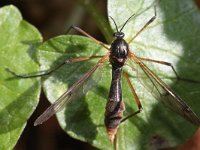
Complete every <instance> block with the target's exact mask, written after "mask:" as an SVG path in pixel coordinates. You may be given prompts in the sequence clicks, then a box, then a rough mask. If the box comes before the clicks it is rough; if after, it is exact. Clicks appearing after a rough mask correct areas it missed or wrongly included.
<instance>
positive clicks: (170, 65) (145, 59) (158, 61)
mask: <svg viewBox="0 0 200 150" xmlns="http://www.w3.org/2000/svg"><path fill="white" fill-rule="evenodd" d="M137 58H138V59H140V60H143V61H149V62H154V63H158V64H161V65H166V66H169V67H171V69H172V71H173V72H174V74H175V76H176V78H177V79H178V80H183V81H188V82H196V83H200V81H196V80H192V79H187V78H182V77H180V76H179V75H178V73H177V71H176V70H175V68H174V66H173V65H172V64H171V63H170V62H166V61H160V60H154V59H149V58H142V57H137Z"/></svg>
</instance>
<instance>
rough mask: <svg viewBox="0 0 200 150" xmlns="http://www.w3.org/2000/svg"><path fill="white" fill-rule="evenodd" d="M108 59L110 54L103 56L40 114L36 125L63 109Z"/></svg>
mask: <svg viewBox="0 0 200 150" xmlns="http://www.w3.org/2000/svg"><path fill="white" fill-rule="evenodd" d="M107 59H108V54H107V55H105V56H104V57H102V58H101V59H100V60H99V61H98V63H97V64H96V65H95V66H94V67H93V68H92V69H91V70H89V71H88V72H87V73H86V74H85V75H84V76H82V77H81V78H80V79H79V80H78V81H77V82H75V83H74V84H73V85H72V86H71V87H70V88H69V89H68V90H67V91H66V92H65V93H63V94H62V95H61V96H60V97H59V98H58V99H57V100H56V101H55V102H54V103H53V104H52V105H51V106H49V107H48V108H47V109H46V110H45V111H44V113H43V114H42V115H40V116H39V117H38V118H37V119H36V121H35V122H34V125H35V126H36V125H39V124H42V123H43V122H45V121H46V120H48V119H49V118H50V117H51V116H53V115H54V114H55V113H57V112H59V111H61V110H62V109H63V108H64V106H65V105H66V104H67V103H69V102H70V100H71V98H72V96H73V95H75V94H76V92H77V90H78V89H79V88H80V86H82V85H83V84H84V82H85V81H87V80H88V79H89V78H90V77H91V75H92V74H93V73H94V72H95V71H96V70H97V69H98V68H100V67H101V66H102V65H103V64H104V62H106V60H107Z"/></svg>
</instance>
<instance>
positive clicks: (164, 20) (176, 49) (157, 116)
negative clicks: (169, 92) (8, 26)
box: [38, 0, 200, 150]
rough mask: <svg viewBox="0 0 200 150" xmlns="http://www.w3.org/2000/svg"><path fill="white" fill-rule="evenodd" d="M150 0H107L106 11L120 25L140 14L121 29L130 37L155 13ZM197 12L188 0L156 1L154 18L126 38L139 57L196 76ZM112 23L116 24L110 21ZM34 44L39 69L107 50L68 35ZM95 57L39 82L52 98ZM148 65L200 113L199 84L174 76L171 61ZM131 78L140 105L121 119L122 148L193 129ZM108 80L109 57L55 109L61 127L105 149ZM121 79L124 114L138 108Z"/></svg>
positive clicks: (152, 145)
mask: <svg viewBox="0 0 200 150" xmlns="http://www.w3.org/2000/svg"><path fill="white" fill-rule="evenodd" d="M152 3H153V0H152V1H151V0H150V1H149V0H148V1H147V0H145V1H137V0H127V1H125V2H124V1H120V0H110V1H108V15H109V16H112V17H113V18H114V19H115V21H116V23H117V25H118V27H122V25H123V24H124V22H125V21H126V20H127V19H128V17H129V16H131V15H132V14H133V13H135V14H139V15H136V17H135V18H133V19H131V20H130V22H128V24H127V25H126V26H125V28H124V29H123V32H124V33H125V34H126V39H127V40H129V39H130V38H131V37H132V36H133V35H134V34H136V33H137V31H139V29H140V28H141V27H142V26H143V25H144V24H145V23H146V22H147V21H148V20H149V19H150V18H151V17H152V16H153V15H154V9H153V7H152ZM149 6H151V7H149ZM148 7H149V9H147V8H148ZM141 12H142V13H141ZM199 17H200V14H199V12H198V9H197V8H196V6H195V4H194V3H193V2H192V1H190V0H186V1H184V2H183V1H181V0H176V1H167V0H162V1H161V2H160V3H159V4H158V5H157V19H156V21H155V22H153V23H152V24H151V25H150V26H149V27H148V28H147V29H146V30H145V31H144V32H142V33H141V34H140V36H138V37H137V38H136V39H135V40H134V41H133V42H132V43H131V44H130V49H131V50H132V51H133V52H135V53H136V54H137V55H139V56H142V57H147V58H152V59H158V60H164V61H168V62H171V63H172V64H173V65H174V67H175V69H176V70H177V72H178V74H179V75H180V76H181V77H185V78H190V79H194V80H200V79H199V75H200V71H199V69H198V66H199V63H200V61H199V58H198V56H199V55H200V54H199V51H198V49H199V48H200V44H199V42H198V41H199V38H198V35H199V33H200V29H199V24H200V22H198V20H199ZM111 24H112V27H113V30H115V27H114V26H113V23H112V22H111ZM86 32H87V31H86ZM38 50H39V55H38V56H39V60H40V64H41V69H42V70H46V69H50V68H54V67H55V66H57V65H59V64H60V63H62V62H63V61H64V60H66V59H69V58H77V57H83V56H92V55H105V54H106V52H107V51H106V50H105V49H104V48H102V47H101V46H100V45H97V44H96V43H94V42H93V41H92V40H90V39H88V38H85V37H81V36H69V35H68V36H59V37H55V38H53V39H50V40H48V41H47V42H45V43H44V44H43V45H41V46H40V47H39V49H38ZM97 61H98V59H94V60H91V61H84V62H79V63H71V64H67V65H66V66H63V67H62V68H60V69H59V70H57V71H56V72H55V73H53V74H52V75H51V76H49V77H47V78H45V79H43V87H44V89H45V93H46V95H47V97H48V99H49V100H50V101H51V102H54V101H55V100H56V99H57V98H58V97H59V96H60V95H62V94H63V93H64V92H65V91H66V89H67V88H68V87H70V86H71V85H72V84H73V83H74V82H76V81H77V80H78V79H80V77H81V76H82V75H83V74H84V73H86V72H87V71H88V70H89V69H90V68H91V67H92V66H94V65H95V63H96V62H97ZM147 65H148V66H149V68H151V69H152V70H153V71H155V73H156V74H158V75H159V76H160V77H161V78H162V79H163V80H164V81H165V82H166V83H168V84H169V85H170V87H171V88H172V89H173V90H174V91H175V92H176V93H177V94H178V95H180V96H181V97H182V98H183V99H184V100H185V101H186V102H187V103H188V104H189V105H190V106H191V107H192V109H193V110H194V111H195V112H196V113H197V114H198V115H199V114H200V111H199V107H200V106H199V105H200V104H199V103H198V102H197V100H198V99H196V98H197V97H199V96H200V92H199V88H200V84H194V83H190V82H184V81H176V80H175V79H173V78H175V77H174V73H173V71H172V70H171V69H170V68H169V67H166V66H163V65H158V64H151V63H147ZM125 68H126V69H127V68H128V67H125ZM127 70H128V69H127ZM128 71H129V70H128ZM130 79H131V81H132V82H133V83H134V87H135V88H136V92H137V94H138V95H139V96H140V99H141V102H142V105H143V111H142V113H140V114H138V115H137V116H135V117H133V118H131V119H129V120H127V121H126V122H124V123H123V124H121V125H120V133H119V149H120V150H127V149H131V150H132V149H136V150H138V149H141V150H145V149H147V150H149V149H158V148H165V147H172V146H176V145H178V144H180V143H182V142H183V141H185V140H186V139H187V138H189V137H190V136H191V135H192V134H193V132H194V131H195V129H196V127H195V126H194V125H192V124H191V123H189V122H188V121H186V120H185V119H183V118H182V117H181V116H179V115H177V114H175V113H173V112H171V111H170V110H168V109H167V108H165V107H164V106H163V105H162V104H159V103H158V102H157V101H156V100H155V99H154V98H153V96H152V95H150V94H149V93H147V90H146V89H145V88H144V87H143V86H141V83H140V82H137V80H136V79H135V78H133V77H130ZM110 82H111V68H110V65H109V64H108V63H107V64H106V65H105V66H104V67H103V68H101V69H100V70H99V71H98V72H97V73H95V74H94V76H93V77H92V79H91V80H89V81H88V82H87V84H84V86H83V87H81V88H80V90H79V91H76V93H75V97H74V98H73V99H72V102H71V103H70V104H69V105H68V106H66V107H65V109H64V110H63V111H61V112H60V113H58V114H57V117H58V121H59V123H60V125H61V127H62V128H63V129H64V131H66V132H67V133H68V134H69V135H71V136H72V137H74V138H77V139H80V140H82V141H86V142H89V143H90V144H92V145H94V146H96V147H98V148H100V149H106V150H108V149H113V145H111V144H110V142H109V139H108V136H107V133H106V129H105V126H104V112H105V105H106V101H107V97H108V93H109V87H110ZM122 82H123V100H124V101H125V104H126V112H125V114H124V115H125V116H127V115H128V114H129V113H131V112H135V111H137V105H136V104H135V101H134V98H133V94H132V93H131V90H130V88H129V86H128V84H127V82H126V81H125V79H123V81H122Z"/></svg>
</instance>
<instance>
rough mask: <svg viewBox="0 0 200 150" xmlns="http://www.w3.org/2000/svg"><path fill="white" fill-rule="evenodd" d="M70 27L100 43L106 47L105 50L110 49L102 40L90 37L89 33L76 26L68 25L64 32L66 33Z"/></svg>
mask: <svg viewBox="0 0 200 150" xmlns="http://www.w3.org/2000/svg"><path fill="white" fill-rule="evenodd" d="M71 29H74V30H76V31H78V32H80V33H81V34H83V35H85V36H87V37H89V38H90V39H92V40H93V41H94V42H96V43H97V44H100V45H101V46H103V47H104V48H106V49H107V50H110V49H109V48H108V47H107V46H106V45H105V44H104V43H103V42H101V41H98V40H97V39H95V38H94V37H92V36H91V35H89V34H88V33H87V32H85V31H83V30H82V29H81V28H79V27H76V26H73V25H72V26H70V27H69V29H68V30H67V32H66V33H68V32H69V31H70V30H71Z"/></svg>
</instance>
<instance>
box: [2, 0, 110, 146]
mask: <svg viewBox="0 0 200 150" xmlns="http://www.w3.org/2000/svg"><path fill="white" fill-rule="evenodd" d="M93 2H95V5H96V6H97V7H98V9H99V10H100V12H101V13H102V14H103V15H104V16H105V17H106V16H107V12H106V0H99V1H94V0H93ZM9 4H12V5H15V6H16V7H17V8H18V9H19V10H20V12H21V13H22V16H23V18H24V20H26V21H28V22H29V23H31V24H33V25H34V26H35V27H36V28H37V29H38V30H39V31H40V32H41V34H42V36H43V38H44V41H45V40H47V39H49V38H51V37H55V36H57V35H62V34H65V32H66V30H67V29H68V27H69V26H70V25H72V24H74V25H76V26H78V27H80V28H82V29H83V30H85V31H87V32H88V33H89V34H91V35H92V36H94V37H95V38H97V39H99V40H101V41H105V39H104V37H103V35H102V34H101V32H100V31H99V30H98V28H97V25H96V23H95V21H94V20H93V18H92V17H91V16H90V14H89V13H88V12H87V10H86V9H85V8H84V6H83V5H81V4H80V3H79V2H78V0H4V1H0V7H2V6H5V5H9ZM73 34H78V33H76V32H73ZM49 105H50V103H49V102H48V101H47V99H46V98H45V95H44V94H43V92H42V94H41V98H40V102H39V104H38V107H37V109H36V110H35V112H34V113H33V114H32V116H31V117H30V119H29V120H28V123H27V126H26V128H25V130H24V131H23V133H22V135H21V137H20V139H19V141H18V142H17V144H16V146H15V148H14V150H64V149H65V150H78V149H81V150H96V148H94V147H92V146H91V145H89V144H87V143H84V142H81V141H78V140H75V139H73V138H71V137H69V136H68V135H67V134H66V133H65V132H64V131H63V130H62V129H61V128H60V126H59V124H58V122H57V120H56V117H55V116H54V117H52V118H51V119H49V120H48V121H47V122H45V123H44V124H42V125H40V126H36V127H34V126H33V123H34V121H35V119H36V118H37V117H38V116H39V115H41V114H42V112H43V111H44V110H45V109H46V108H47V107H48V106H49Z"/></svg>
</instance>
